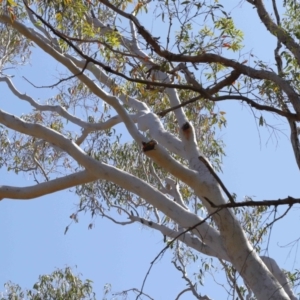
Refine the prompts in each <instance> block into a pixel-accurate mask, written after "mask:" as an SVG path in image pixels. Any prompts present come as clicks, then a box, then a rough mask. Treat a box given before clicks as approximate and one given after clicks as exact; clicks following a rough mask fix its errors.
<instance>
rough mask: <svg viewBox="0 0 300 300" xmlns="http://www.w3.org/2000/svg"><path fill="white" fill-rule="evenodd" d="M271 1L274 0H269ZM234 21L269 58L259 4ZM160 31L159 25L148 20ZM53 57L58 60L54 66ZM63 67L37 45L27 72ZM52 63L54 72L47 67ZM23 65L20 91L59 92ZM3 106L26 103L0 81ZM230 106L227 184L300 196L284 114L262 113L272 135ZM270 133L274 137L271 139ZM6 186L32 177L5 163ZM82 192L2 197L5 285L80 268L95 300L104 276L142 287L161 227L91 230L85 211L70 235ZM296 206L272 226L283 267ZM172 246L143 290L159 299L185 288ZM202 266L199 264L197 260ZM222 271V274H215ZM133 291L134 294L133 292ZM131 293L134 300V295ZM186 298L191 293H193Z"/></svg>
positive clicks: (216, 290)
mask: <svg viewBox="0 0 300 300" xmlns="http://www.w3.org/2000/svg"><path fill="white" fill-rule="evenodd" d="M268 3H269V2H268ZM232 13H233V16H234V18H235V21H236V23H237V25H238V26H239V27H240V28H241V29H242V30H243V31H244V33H245V44H246V48H245V50H243V52H247V51H250V50H252V51H253V53H254V54H256V55H258V56H259V57H260V58H261V59H263V60H265V61H267V62H270V63H272V62H273V59H272V57H273V49H274V46H275V39H273V38H272V37H270V35H269V33H268V32H266V31H265V30H264V29H263V26H262V24H261V22H260V21H259V20H258V17H257V16H256V15H255V11H254V10H253V9H252V8H250V7H249V5H248V4H247V3H244V4H241V5H240V6H237V7H235V8H234V10H233V12H232ZM143 21H144V22H145V25H146V26H147V25H149V26H150V28H152V30H153V31H154V32H155V30H158V29H159V24H157V23H155V22H152V20H150V19H143ZM54 64H55V65H54ZM57 68H59V67H58V65H56V63H55V62H53V61H52V60H51V59H49V58H48V57H47V56H46V55H45V54H43V53H41V52H40V51H38V50H37V49H36V50H35V51H34V53H33V56H32V65H31V66H28V67H27V68H26V72H27V74H26V75H27V76H28V79H30V80H31V81H32V82H34V83H35V84H37V85H39V84H41V85H42V84H51V83H53V82H54V81H55V79H54V77H53V73H54V71H55V69H57ZM49 69H50V70H54V71H52V72H53V73H51V72H49V71H48V70H49ZM21 75H23V71H22V69H20V71H17V72H16V78H15V79H16V81H15V84H16V86H17V88H19V90H20V91H21V92H25V91H26V93H27V94H29V95H30V96H32V97H35V99H37V98H40V99H42V100H44V99H46V98H48V97H50V96H51V95H54V93H55V92H54V91H52V90H45V89H38V90H36V89H34V88H32V87H31V86H30V85H29V84H28V83H26V82H25V81H24V80H23V79H22V78H19V77H18V76H21ZM0 94H1V95H2V96H1V100H0V101H1V109H3V110H5V111H8V112H10V113H16V114H17V115H20V114H22V113H25V112H27V111H29V109H30V107H29V105H28V104H26V103H20V102H19V101H18V100H17V99H16V98H14V97H13V95H12V94H11V93H10V92H9V90H8V89H7V88H6V87H5V85H4V84H2V85H0ZM219 106H220V109H221V110H224V111H226V117H227V120H228V126H227V128H226V129H225V130H224V131H222V132H221V133H220V136H221V137H222V138H223V139H224V141H225V144H226V149H225V152H226V157H225V158H224V164H223V173H221V174H220V177H221V178H222V180H223V181H224V183H225V184H226V186H227V188H228V190H229V191H231V192H234V193H236V194H237V195H238V199H239V200H241V199H242V198H243V197H244V196H245V195H248V196H253V199H255V200H263V199H278V198H281V197H286V196H288V195H290V196H294V197H298V196H299V188H298V187H299V179H300V176H299V170H298V168H297V165H296V163H295V160H294V156H293V152H292V149H291V145H290V143H289V138H288V135H289V130H288V128H287V126H286V124H285V122H284V121H283V120H282V119H274V118H273V117H272V116H271V115H269V114H264V116H266V117H267V118H268V119H269V120H270V121H271V122H272V123H273V124H275V125H276V126H277V127H278V128H280V129H281V130H282V132H283V134H281V133H279V135H278V137H277V138H275V137H273V136H270V132H268V130H267V129H265V128H262V127H259V128H258V127H257V126H258V125H257V121H255V119H254V118H253V115H252V112H251V110H250V109H249V108H248V107H247V106H241V105H240V104H239V103H238V102H228V103H221V104H220V105H219ZM270 137H271V138H270ZM0 179H1V181H0V184H1V185H17V186H26V185H29V184H30V180H29V179H28V178H27V177H26V176H23V175H19V176H18V177H16V176H15V175H14V174H12V173H7V172H6V170H4V169H2V170H0ZM76 201H77V197H76V196H74V194H73V193H72V192H69V191H63V192H60V193H56V194H52V195H48V196H45V197H42V198H38V199H35V200H31V201H15V200H3V201H1V202H0V237H1V242H2V247H1V255H0V287H1V288H0V290H4V287H3V284H4V283H5V282H7V281H8V280H11V281H12V282H15V283H18V284H20V285H21V286H23V287H26V288H31V287H32V286H33V284H34V283H35V282H36V281H37V278H38V275H40V274H46V273H51V272H52V271H53V270H54V269H55V268H63V267H65V266H71V267H75V266H77V271H78V272H80V273H82V274H83V278H89V279H92V280H93V281H94V290H95V291H96V293H97V295H98V299H101V298H102V288H103V285H104V284H105V283H111V284H112V286H113V290H114V291H121V290H124V289H129V288H133V287H136V288H140V287H141V284H142V281H143V278H144V276H145V274H146V272H147V270H148V268H149V266H150V262H151V261H152V260H153V259H154V257H155V256H156V255H157V253H158V252H159V251H160V250H161V249H162V248H163V247H164V243H163V237H162V236H161V234H159V233H157V232H154V231H152V230H149V229H147V228H144V227H142V226H141V225H140V224H134V225H129V226H123V227H122V226H119V225H115V224H113V223H111V222H109V221H107V220H105V219H101V218H97V219H96V220H95V227H94V228H93V229H92V230H88V228H87V227H88V224H89V223H90V217H89V216H88V215H86V216H84V215H80V216H79V219H80V222H79V224H73V225H72V226H71V227H70V229H69V231H68V232H67V234H66V235H64V230H65V227H66V226H67V225H68V224H69V223H70V221H71V220H70V218H69V216H70V215H71V213H72V212H73V210H74V208H75V203H76ZM298 222H299V211H298V210H297V209H296V208H293V209H292V212H291V213H289V215H288V217H287V218H286V219H285V220H283V221H280V222H279V223H277V224H276V225H275V226H274V230H273V232H272V235H271V239H270V244H269V248H268V249H269V252H268V254H269V255H270V256H271V257H273V258H275V259H276V260H277V261H278V262H279V265H280V266H281V267H284V268H286V269H290V270H291V269H292V268H297V267H298V268H299V259H298V257H299V255H298V253H297V251H296V250H297V249H296V248H290V247H282V246H284V245H286V244H287V243H289V242H291V241H293V240H295V239H297V238H298V235H297V232H296V230H291V228H295V224H297V223H298ZM170 260H171V255H170V253H169V252H167V253H166V254H165V255H164V256H163V258H162V259H160V260H159V261H158V262H157V263H156V264H155V266H154V268H153V269H152V272H151V274H150V276H149V278H148V281H147V284H146V288H145V292H147V293H149V295H151V296H152V297H153V298H154V299H158V300H159V299H174V298H175V297H176V295H177V294H178V293H179V292H180V290H182V289H183V288H185V283H184V281H183V280H182V279H181V275H180V273H178V272H177V271H176V270H175V268H174V267H173V266H172V264H171V263H170ZM195 268H196V269H197V266H195ZM217 278H218V275H217ZM210 281H211V280H209V279H207V281H205V283H207V284H205V286H204V287H203V290H202V288H201V290H200V292H201V293H203V294H205V293H207V294H208V295H209V296H211V297H212V298H214V299H224V294H225V290H224V289H223V288H222V287H220V286H218V285H215V284H211V282H210ZM132 298H133V297H132ZM132 298H130V299H132ZM181 299H191V294H187V295H186V296H183V297H182V298H181Z"/></svg>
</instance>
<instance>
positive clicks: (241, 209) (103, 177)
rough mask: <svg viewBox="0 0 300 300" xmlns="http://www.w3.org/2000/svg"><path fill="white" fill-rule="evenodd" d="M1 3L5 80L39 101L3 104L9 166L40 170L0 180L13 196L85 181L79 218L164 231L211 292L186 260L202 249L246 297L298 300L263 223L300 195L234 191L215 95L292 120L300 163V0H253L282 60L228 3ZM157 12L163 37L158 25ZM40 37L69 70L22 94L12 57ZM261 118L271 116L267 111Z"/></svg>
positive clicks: (0, 160) (20, 56) (169, 245)
mask: <svg viewBox="0 0 300 300" xmlns="http://www.w3.org/2000/svg"><path fill="white" fill-rule="evenodd" d="M223 2H224V3H223ZM1 5H2V8H1V15H0V24H1V45H0V51H1V77H0V82H1V83H2V85H4V84H5V85H7V87H8V88H9V89H10V91H11V93H12V94H13V95H14V96H15V97H16V98H17V99H18V100H20V101H26V102H28V103H29V104H30V105H31V106H32V112H31V113H28V114H23V115H21V116H18V115H16V114H10V113H9V112H5V111H3V110H0V124H1V135H0V149H1V156H0V166H1V168H2V169H5V170H8V171H11V172H15V174H16V175H19V174H27V175H28V176H30V177H31V178H32V180H33V181H35V183H34V184H32V185H30V186H26V187H19V186H1V187H0V198H1V199H34V198H36V197H39V196H43V195H46V194H50V193H55V192H58V191H60V190H63V189H70V188H73V191H74V193H75V194H76V195H77V196H78V199H79V202H78V210H77V211H76V212H75V213H73V214H72V216H71V217H72V219H74V220H77V217H78V214H79V213H80V212H81V211H85V212H90V213H91V215H92V216H102V217H106V218H108V219H110V220H112V221H113V222H116V223H119V224H122V225H127V224H128V225H129V224H133V223H136V222H139V223H142V224H143V226H146V227H149V228H152V229H153V230H154V231H157V232H159V233H160V234H162V235H163V236H164V240H165V243H166V248H165V249H164V250H167V249H168V251H173V253H174V264H175V266H176V268H177V269H178V270H179V271H180V272H182V276H183V278H184V280H186V282H187V283H188V288H187V290H185V291H183V292H187V291H190V292H191V293H192V294H193V295H194V296H195V297H196V298H198V299H209V295H207V296H204V295H201V294H200V293H199V292H198V290H197V285H198V284H199V282H198V283H197V282H193V281H192V280H191V279H189V277H188V275H187V273H186V271H185V268H186V266H187V264H190V263H191V262H193V261H196V260H197V257H199V256H201V257H202V258H203V259H206V258H207V259H208V258H213V260H214V261H215V262H217V263H218V262H219V263H220V264H221V265H222V266H223V270H224V273H225V275H226V276H227V279H228V282H229V286H230V288H231V292H230V293H232V295H233V296H232V297H233V298H234V297H238V298H239V299H254V298H255V299H296V296H295V295H294V293H293V290H292V288H291V284H290V279H291V276H290V277H289V273H286V272H284V271H283V270H281V268H280V266H278V265H277V263H276V261H275V260H274V259H272V258H269V257H266V256H261V255H260V243H261V241H262V239H263V237H264V235H265V234H266V233H267V231H268V227H259V230H257V229H256V228H257V226H259V225H260V222H261V220H262V218H263V213H264V212H265V211H267V210H269V209H272V206H273V207H274V206H276V207H277V206H278V205H284V204H285V205H286V204H287V205H288V206H289V208H290V207H291V206H292V205H294V204H295V203H298V202H299V199H294V198H291V197H287V198H286V199H283V200H278V201H270V202H266V201H261V202H259V201H258V202H253V201H246V202H241V201H240V200H241V199H236V197H235V195H232V194H231V193H230V192H228V190H227V188H226V186H225V185H224V184H223V182H222V181H221V179H220V178H219V176H218V175H217V173H216V172H217V171H220V170H221V161H222V155H223V154H224V145H223V143H222V140H220V139H218V138H217V134H216V132H217V131H219V130H222V128H223V127H224V126H225V125H226V118H225V116H226V112H224V111H220V110H218V108H217V106H216V103H217V102H219V101H225V100H235V101H236V102H237V105H238V103H244V104H246V105H249V106H251V107H252V108H253V109H254V111H256V112H258V111H264V112H265V113H272V114H274V115H277V116H278V117H280V118H283V119H285V120H286V121H287V123H288V125H289V127H290V141H291V147H292V149H293V151H294V156H295V163H296V164H297V165H298V166H299V168H300V149H299V140H298V129H297V122H299V120H300V101H299V83H298V82H299V74H300V73H299V64H300V46H299V43H298V40H297V38H298V36H299V30H298V20H297V15H298V13H299V9H300V7H299V5H300V4H299V3H298V2H297V1H292V0H290V1H284V3H283V5H284V6H283V7H280V9H278V7H277V4H276V1H275V0H274V1H273V2H272V7H269V8H268V9H269V10H268V9H267V8H266V6H265V5H264V3H263V1H262V0H247V1H245V3H243V4H242V5H243V11H245V13H247V11H248V10H252V9H253V8H254V9H255V11H256V12H257V15H258V17H259V18H260V21H261V22H262V23H263V25H264V27H265V29H266V30H267V31H269V33H270V34H271V35H273V36H274V38H276V40H277V47H276V48H275V49H274V61H275V63H276V64H275V65H276V68H274V67H272V66H269V65H268V64H267V63H265V62H263V61H262V60H260V59H256V60H255V62H252V61H248V60H245V59H244V57H243V56H242V55H241V53H242V52H243V33H242V31H241V30H239V29H238V28H237V27H236V26H235V23H234V19H233V18H232V17H231V16H230V13H229V12H228V11H229V10H228V11H227V6H228V3H225V1H193V0H188V1H183V2H181V3H180V1H168V0H166V1H150V0H145V1H137V2H133V1H130V0H128V1H123V0H122V1H119V0H111V1H109V0H100V1H94V0H72V1H71V0H64V1H56V0H53V1H38V0H36V1H29V0H28V1H24V2H23V1H19V0H16V1H13V0H7V1H2V3H1ZM280 5H282V3H280ZM224 6H225V7H224ZM272 14H274V17H271V15H272ZM283 16H284V17H283ZM153 18H154V19H155V22H160V24H161V27H160V28H161V31H160V36H157V35H156V34H152V33H151V28H150V27H147V25H148V24H149V23H150V22H149V20H153ZM33 47H35V48H37V49H38V50H40V51H44V52H45V53H47V55H49V57H51V58H52V59H54V60H55V61H57V62H58V63H59V64H60V65H61V68H62V70H64V72H59V74H58V75H57V76H60V78H59V79H58V80H57V81H55V82H53V83H51V85H49V86H46V85H43V86H38V87H39V88H51V89H55V90H56V91H57V94H56V96H54V97H51V98H49V99H46V100H45V102H43V103H39V102H38V101H37V100H36V99H34V97H31V96H30V95H27V94H23V93H22V92H21V91H20V89H19V88H18V86H16V85H15V84H14V78H13V76H10V75H11V73H10V72H12V71H11V68H14V67H15V68H19V69H20V70H22V68H21V66H22V65H24V64H26V62H27V61H28V59H29V58H30V55H31V52H32V48H33ZM35 51H36V50H35ZM33 58H34V56H33ZM54 71H55V70H49V72H54ZM32 85H34V86H36V85H35V83H34V82H33V83H32ZM259 123H260V125H264V124H265V120H264V118H263V116H261V117H260V118H259ZM118 124H122V126H121V127H117V128H118V129H117V128H116V125H118ZM120 128H121V129H120ZM124 132H126V134H125V135H124ZM122 134H123V136H121V135H122ZM250 200H251V199H250ZM116 212H117V213H118V214H116ZM206 266H207V265H206ZM203 272H205V267H203ZM203 272H202V271H201V273H199V274H198V278H200V281H201V274H203ZM237 274H239V275H237ZM238 278H241V279H238ZM142 293H143V291H142V290H141V291H140V295H142Z"/></svg>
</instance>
